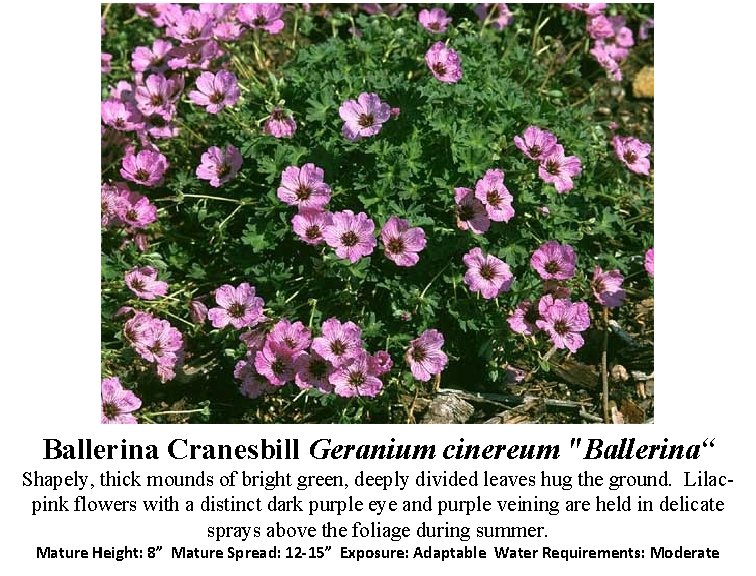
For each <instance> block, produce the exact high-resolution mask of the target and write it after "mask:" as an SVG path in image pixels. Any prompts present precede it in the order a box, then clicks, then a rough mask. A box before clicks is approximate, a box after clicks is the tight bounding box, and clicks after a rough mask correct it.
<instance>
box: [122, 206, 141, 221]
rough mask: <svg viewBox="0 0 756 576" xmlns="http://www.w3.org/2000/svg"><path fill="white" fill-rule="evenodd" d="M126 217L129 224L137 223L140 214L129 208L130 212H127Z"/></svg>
mask: <svg viewBox="0 0 756 576" xmlns="http://www.w3.org/2000/svg"><path fill="white" fill-rule="evenodd" d="M124 217H125V219H126V220H128V221H129V222H136V221H137V219H138V218H139V214H137V211H136V210H134V209H133V208H129V209H128V210H126V214H124Z"/></svg>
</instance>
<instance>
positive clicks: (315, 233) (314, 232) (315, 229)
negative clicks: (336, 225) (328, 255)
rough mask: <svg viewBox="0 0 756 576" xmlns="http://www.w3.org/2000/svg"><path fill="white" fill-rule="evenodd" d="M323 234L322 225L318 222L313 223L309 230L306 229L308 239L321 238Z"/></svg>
mask: <svg viewBox="0 0 756 576" xmlns="http://www.w3.org/2000/svg"><path fill="white" fill-rule="evenodd" d="M321 235H322V234H321V232H320V226H318V225H317V224H313V225H312V226H309V227H308V228H307V230H305V238H307V239H308V240H315V239H317V238H320V237H321Z"/></svg>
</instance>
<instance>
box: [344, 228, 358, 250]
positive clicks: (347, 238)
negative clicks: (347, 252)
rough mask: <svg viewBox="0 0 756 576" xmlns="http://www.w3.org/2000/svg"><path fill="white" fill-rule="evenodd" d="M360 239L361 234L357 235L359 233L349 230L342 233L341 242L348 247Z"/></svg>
mask: <svg viewBox="0 0 756 576" xmlns="http://www.w3.org/2000/svg"><path fill="white" fill-rule="evenodd" d="M359 241H360V238H359V236H357V234H355V233H354V232H352V231H351V230H348V231H346V232H344V233H343V234H342V235H341V243H342V244H343V245H344V246H346V247H347V248H351V247H352V246H356V245H357V242H359Z"/></svg>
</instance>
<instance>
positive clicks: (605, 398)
mask: <svg viewBox="0 0 756 576" xmlns="http://www.w3.org/2000/svg"><path fill="white" fill-rule="evenodd" d="M602 316H603V320H604V345H603V348H602V349H601V384H602V390H601V394H602V403H603V407H604V424H609V423H610V422H611V415H610V414H609V373H608V372H607V371H606V351H607V348H608V347H609V308H607V307H606V306H604V308H603V310H602Z"/></svg>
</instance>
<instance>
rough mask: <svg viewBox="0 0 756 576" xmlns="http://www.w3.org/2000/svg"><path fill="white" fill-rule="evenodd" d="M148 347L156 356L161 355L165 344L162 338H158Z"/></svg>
mask: <svg viewBox="0 0 756 576" xmlns="http://www.w3.org/2000/svg"><path fill="white" fill-rule="evenodd" d="M148 349H149V351H150V352H152V353H153V354H154V355H155V356H160V355H161V354H162V353H163V345H162V343H161V342H160V340H156V341H155V342H154V343H153V344H152V345H151V346H149V348H148Z"/></svg>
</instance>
